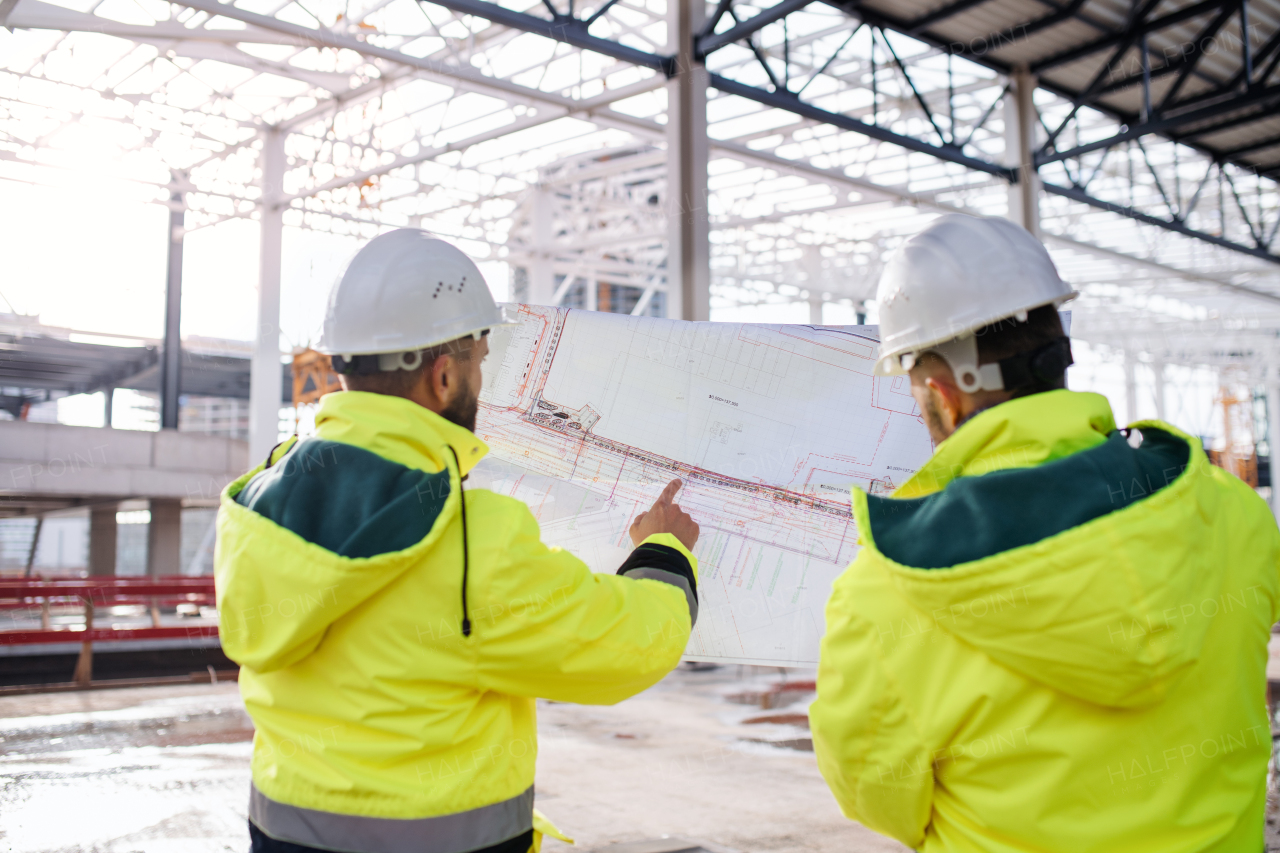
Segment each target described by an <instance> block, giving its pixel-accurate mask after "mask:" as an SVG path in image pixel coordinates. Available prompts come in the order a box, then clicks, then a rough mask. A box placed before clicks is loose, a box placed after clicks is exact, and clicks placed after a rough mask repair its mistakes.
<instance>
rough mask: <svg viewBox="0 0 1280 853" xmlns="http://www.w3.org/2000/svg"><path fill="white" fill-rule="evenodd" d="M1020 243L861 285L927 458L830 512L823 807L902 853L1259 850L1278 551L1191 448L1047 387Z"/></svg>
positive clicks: (932, 241)
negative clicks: (907, 386)
mask: <svg viewBox="0 0 1280 853" xmlns="http://www.w3.org/2000/svg"><path fill="white" fill-rule="evenodd" d="M1072 295H1074V294H1072V293H1071V292H1070V289H1069V288H1068V287H1067V286H1066V285H1065V284H1063V283H1062V282H1061V280H1060V279H1059V278H1058V275H1057V272H1056V271H1055V270H1054V268H1053V264H1052V262H1051V261H1050V259H1049V256H1048V254H1047V253H1046V252H1045V250H1044V248H1043V246H1041V245H1040V244H1039V243H1038V242H1037V241H1036V240H1035V239H1034V238H1032V237H1031V236H1030V235H1029V234H1027V232H1025V231H1023V230H1022V229H1020V228H1018V227H1017V226H1015V225H1013V224H1011V223H1008V222H1005V221H1003V220H989V219H978V218H975V217H967V216H960V215H951V216H944V217H941V218H940V219H938V220H936V221H935V222H934V223H933V224H932V225H931V226H930V227H929V228H928V229H926V230H925V231H924V232H922V233H921V234H919V235H916V236H915V237H913V238H912V239H911V240H909V241H908V242H907V243H906V244H905V245H904V246H903V248H902V249H901V250H900V251H899V253H898V254H897V255H896V256H895V257H894V259H893V260H891V261H890V263H889V264H888V266H887V267H886V270H885V274H884V277H883V279H882V280H881V283H880V290H879V293H878V297H877V298H878V301H879V305H880V312H881V313H880V318H881V335H882V338H881V340H882V348H881V361H880V363H879V364H878V372H880V373H881V375H885V374H889V375H894V374H897V375H901V374H905V373H909V374H910V378H911V385H912V390H913V393H914V395H915V398H916V400H917V402H918V403H919V405H920V409H921V412H922V413H923V416H924V418H925V421H926V423H927V424H928V426H929V429H930V431H931V433H932V434H933V437H934V440H935V442H936V443H937V452H936V453H935V455H934V456H933V458H932V459H930V460H929V461H928V463H926V464H925V465H924V467H923V468H921V469H920V470H919V471H917V472H916V473H915V475H914V476H913V477H912V478H911V479H910V480H908V481H907V482H906V483H905V484H904V485H902V486H901V487H900V488H899V489H898V490H897V491H896V492H895V493H894V494H893V496H892V497H876V496H871V495H866V494H863V493H861V492H855V493H854V514H855V518H856V520H857V524H858V528H859V533H860V536H861V542H862V550H861V551H860V553H859V554H858V557H857V559H856V560H855V561H854V563H853V565H851V566H850V567H849V568H848V570H846V571H845V573H844V574H843V575H842V576H841V577H840V578H839V579H838V580H837V581H836V583H835V586H834V590H833V594H832V597H831V599H830V603H829V605H828V608H827V633H826V637H825V639H824V641H823V645H822V652H821V664H820V667H819V673H818V699H817V701H816V703H815V704H814V705H813V707H812V709H811V712H810V713H811V718H812V725H813V731H814V748H815V750H816V752H817V757H818V764H819V767H820V768H821V770H822V773H823V774H824V776H825V777H826V779H827V782H828V783H829V784H830V786H831V789H832V791H833V792H834V793H835V795H836V799H837V800H838V802H839V804H840V806H841V808H842V809H843V810H844V813H845V814H846V815H848V816H849V817H851V818H854V819H856V820H858V821H860V822H862V823H863V824H865V825H866V826H868V827H870V828H872V829H875V830H877V831H879V832H882V833H884V834H886V835H890V836H892V837H894V838H896V839H898V840H899V841H901V842H902V843H904V844H906V845H908V846H910V847H913V848H916V849H918V850H922V851H927V853H942V851H948V853H961V851H964V852H965V853H970V851H971V853H1031V851H1037V853H1047V851H1062V853H1086V851H1097V853H1113V851H1124V853H1144V851H1145V852H1146V853H1180V851H1186V853H1191V851H1221V853H1235V851H1250V853H1252V851H1259V850H1261V849H1262V847H1263V810H1264V806H1265V801H1266V791H1265V787H1266V776H1267V761H1268V757H1269V755H1270V753H1271V727H1270V723H1269V720H1268V719H1267V709H1266V663H1267V642H1268V639H1269V637H1270V633H1271V626H1272V623H1274V622H1275V621H1276V619H1277V617H1278V616H1280V613H1278V607H1280V533H1278V532H1277V529H1276V523H1275V520H1274V519H1273V517H1272V515H1271V513H1270V511H1269V509H1268V508H1267V506H1266V505H1265V504H1264V503H1263V501H1262V500H1261V499H1260V498H1259V497H1258V496H1257V495H1256V494H1255V493H1254V492H1253V491H1252V490H1251V489H1250V488H1249V487H1248V486H1247V485H1245V484H1244V483H1242V482H1240V481H1239V480H1237V479H1236V478H1234V477H1232V476H1231V475H1229V474H1227V473H1226V472H1224V471H1222V470H1220V469H1217V468H1214V467H1211V466H1210V465H1209V464H1208V461H1207V460H1206V458H1205V454H1204V451H1203V449H1202V448H1201V446H1200V442H1199V441H1198V440H1196V439H1193V438H1191V437H1190V436H1188V435H1185V434H1183V433H1182V432H1179V431H1178V430H1177V429H1175V428H1174V427H1172V426H1169V425H1168V424H1165V423H1161V422H1158V421H1141V422H1138V423H1135V424H1133V425H1131V426H1130V427H1129V428H1128V429H1127V430H1119V431H1118V430H1117V429H1116V424H1115V421H1114V419H1113V416H1112V413H1111V409H1110V407H1109V406H1108V404H1107V401H1106V399H1105V398H1103V397H1101V396H1098V395H1096V394H1084V393H1073V392H1071V391H1068V390H1065V385H1064V371H1065V369H1066V367H1067V366H1068V365H1069V364H1070V363H1071V351H1070V344H1069V341H1068V339H1067V338H1066V337H1065V336H1064V335H1063V332H1062V326H1061V324H1060V322H1059V315H1058V313H1057V310H1056V306H1057V305H1059V304H1060V303H1061V302H1063V301H1065V300H1066V299H1068V298H1070V297H1071V296H1072Z"/></svg>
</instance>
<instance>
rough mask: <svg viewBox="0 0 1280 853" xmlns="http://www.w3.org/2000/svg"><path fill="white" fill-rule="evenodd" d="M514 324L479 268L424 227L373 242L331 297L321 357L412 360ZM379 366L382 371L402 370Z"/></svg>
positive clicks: (352, 262) (390, 362)
mask: <svg viewBox="0 0 1280 853" xmlns="http://www.w3.org/2000/svg"><path fill="white" fill-rule="evenodd" d="M503 325H508V323H507V321H506V318H505V316H504V315H503V312H502V311H501V310H500V309H499V308H498V306H497V304H496V303H495V302H494V301H493V295H492V294H490V293H489V286H488V285H487V284H485V280H484V276H483V275H481V274H480V270H479V268H477V267H476V265H475V263H474V262H473V261H472V260H471V259H470V258H468V257H467V256H466V255H465V254H463V252H462V251H461V250H460V249H458V248H457V247H456V246H452V245H450V244H449V243H446V242H445V241H443V240H439V239H436V238H435V237H433V236H431V235H430V234H429V233H427V232H426V231H422V230H420V229H417V228H400V229H397V230H395V231H390V232H388V233H386V234H381V235H379V236H377V237H374V238H373V239H372V240H370V241H369V242H368V243H366V244H365V245H364V247H363V248H361V249H360V251H358V252H356V254H355V256H354V257H352V259H351V260H350V261H349V262H348V263H347V267H346V269H345V270H344V271H343V272H342V275H341V276H339V277H338V280H337V282H336V283H335V284H334V286H333V289H332V290H331V291H330V292H329V304H328V307H327V308H326V309H325V316H324V330H323V332H322V335H321V339H320V344H319V346H317V347H316V349H318V350H319V351H320V352H323V353H327V354H329V355H339V356H344V357H347V358H348V359H349V358H350V357H352V356H356V355H375V354H384V353H394V354H401V353H411V352H416V351H418V350H423V349H427V348H429V347H433V346H436V345H438V344H442V343H445V342H446V341H452V340H456V339H458V338H461V337H465V336H466V335H474V336H475V337H479V336H480V334H481V333H482V332H484V331H486V330H488V329H492V328H493V327H495V326H503ZM380 361H382V362H385V363H384V364H383V365H382V369H383V370H389V369H395V368H396V367H398V366H406V367H412V366H414V364H416V362H411V363H409V364H404V365H402V364H401V363H400V362H399V360H398V359H397V358H394V357H392V358H384V359H381V360H380Z"/></svg>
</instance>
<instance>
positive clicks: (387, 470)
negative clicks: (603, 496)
mask: <svg viewBox="0 0 1280 853" xmlns="http://www.w3.org/2000/svg"><path fill="white" fill-rule="evenodd" d="M501 324H502V317H501V314H500V312H499V310H498V308H497V306H496V305H495V304H494V302H493V298H492V297H491V296H490V295H489V291H488V289H487V287H486V286H485V283H484V279H483V278H482V277H481V275H480V272H479V270H478V269H477V268H476V266H475V264H473V263H472V262H471V261H470V260H469V259H468V258H467V257H466V256H465V255H463V254H462V253H461V252H460V251H458V250H457V249H456V248H454V247H453V246H450V245H448V244H447V243H444V242H441V241H439V240H435V239H432V238H431V237H430V236H429V235H428V234H426V233H425V232H422V231H417V230H413V229H402V230H399V231H394V232H391V233H388V234H384V235H382V236H380V237H377V238H376V239H374V240H373V241H371V242H370V243H369V244H367V245H366V246H365V247H364V248H363V249H362V250H361V251H360V252H359V253H358V254H357V255H356V256H355V257H354V258H353V260H352V261H351V263H350V264H349V265H348V267H347V269H346V271H345V273H344V274H343V276H342V278H341V279H340V280H339V282H338V283H337V284H336V285H335V288H334V290H333V292H332V294H331V296H330V300H329V306H328V313H327V317H326V321H325V329H324V348H325V350H326V351H328V352H330V353H331V354H332V355H333V359H334V364H335V367H336V369H338V371H339V372H340V373H341V374H342V382H343V387H344V389H347V390H344V391H342V392H340V393H336V394H330V395H328V396H326V397H325V398H324V399H323V401H322V402H321V405H320V409H319V411H318V413H317V415H316V435H315V437H313V438H306V439H302V440H297V439H296V438H295V439H293V440H290V441H289V442H286V443H285V444H283V445H281V446H280V447H278V448H276V449H275V450H274V451H273V452H272V453H271V455H270V458H269V459H268V460H266V462H265V463H264V465H262V466H259V467H258V468H257V469H255V470H254V471H252V472H250V473H249V474H246V475H245V476H244V477H241V478H240V479H239V480H237V481H235V482H234V483H232V484H231V485H230V486H229V487H228V488H227V490H226V491H225V492H224V493H223V495H222V506H221V510H220V512H219V517H218V547H217V557H216V561H215V564H216V578H217V588H218V600H219V607H220V613H221V634H222V644H223V648H224V649H225V651H226V653H227V654H228V656H229V657H231V658H232V659H233V660H235V661H236V662H237V663H239V664H240V665H241V671H240V673H241V674H240V689H241V693H242V695H243V697H244V701H245V706H246V708H247V709H248V711H249V714H250V716H251V717H252V718H253V723H254V727H255V730H256V733H255V736H254V749H253V763H252V769H253V786H252V789H251V792H250V804H249V819H250V825H249V829H250V836H251V843H252V850H253V851H254V853H302V851H312V850H329V851H350V853H471V851H484V853H526V851H528V850H529V849H530V847H531V846H534V843H535V842H534V839H535V833H534V829H535V818H534V811H533V796H534V789H533V777H534V760H535V757H536V755H537V732H536V724H535V710H534V700H535V698H537V697H543V698H547V699H555V700H557V701H562V702H582V703H589V704H609V703H613V702H618V701H620V700H622V699H625V698H627V697H628V696H632V695H634V694H636V693H638V692H640V691H642V690H644V689H645V688H647V687H649V686H651V685H652V684H654V683H655V682H657V681H658V680H659V679H661V678H662V677H663V676H664V675H665V674H666V673H667V672H668V671H670V670H671V669H672V667H674V666H675V665H676V663H677V662H678V661H679V659H680V655H681V653H682V652H683V650H684V647H685V644H686V642H687V640H688V637H689V631H690V629H691V627H692V625H693V622H694V620H695V619H696V618H697V560H696V559H695V558H694V557H693V554H692V553H691V550H692V548H693V547H694V544H695V542H696V540H697V537H698V526H697V525H696V524H695V523H694V522H693V520H692V519H691V518H690V517H689V516H688V515H687V514H685V513H684V512H683V511H682V510H681V509H680V508H679V506H678V505H677V504H675V503H674V501H673V498H674V495H675V492H676V491H677V489H678V488H679V486H680V483H679V481H673V482H672V483H670V484H669V485H668V486H667V488H666V490H665V491H664V492H663V493H662V495H661V497H660V498H659V499H658V501H657V503H655V504H654V506H653V508H652V509H651V510H650V511H649V512H647V513H642V514H640V516H639V517H638V518H637V519H636V520H635V523H634V525H633V526H632V528H631V538H632V540H633V542H634V543H635V545H636V549H635V550H634V551H633V552H632V553H631V556H630V557H629V558H628V559H627V560H626V562H625V563H624V564H623V566H622V567H621V568H620V569H619V570H618V573H617V575H599V574H593V573H592V572H591V571H590V570H589V569H588V568H587V566H586V565H585V564H583V563H582V562H581V561H580V560H578V559H576V558H575V557H574V556H573V555H572V554H569V553H567V552H565V551H562V550H560V549H558V548H549V547H547V546H546V545H544V544H543V543H542V542H541V540H540V538H539V531H538V525H537V522H536V521H535V520H534V518H533V515H532V514H531V513H530V511H529V509H528V507H526V506H525V505H524V504H522V503H520V502H519V501H516V500H513V499H511V498H508V497H504V496H500V495H497V494H495V493H493V492H489V491H486V490H483V489H478V488H472V489H464V485H463V481H464V480H465V479H466V477H467V472H468V471H470V470H471V469H472V468H473V467H474V466H475V464H476V463H477V462H479V461H480V459H481V457H483V456H484V454H485V451H486V448H485V446H484V444H483V443H482V442H481V441H480V440H479V439H478V438H477V437H476V436H475V434H474V432H473V429H474V427H475V418H476V413H477V406H478V403H477V398H478V394H479V391H480V384H481V370H480V364H481V361H482V360H483V358H484V355H485V353H486V352H487V349H488V342H487V340H486V339H485V334H486V333H487V332H488V330H489V329H491V328H493V327H495V326H498V325H501Z"/></svg>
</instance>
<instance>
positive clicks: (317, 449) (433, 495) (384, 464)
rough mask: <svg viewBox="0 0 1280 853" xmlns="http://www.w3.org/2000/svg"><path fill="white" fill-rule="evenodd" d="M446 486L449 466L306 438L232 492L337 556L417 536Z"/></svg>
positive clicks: (362, 553)
mask: <svg viewBox="0 0 1280 853" xmlns="http://www.w3.org/2000/svg"><path fill="white" fill-rule="evenodd" d="M450 490H451V484H450V481H449V472H448V471H440V472H430V471H423V470H420V469H414V468H409V467H407V466H405V465H401V464H400V463H398V462H394V461H392V460H389V459H385V458H383V457H382V456H379V455H378V454H376V453H374V452H372V451H370V450H366V449H364V448H361V447H357V446H355V445H351V444H345V443H343V442H337V441H330V440H327V439H323V438H307V439H303V440H301V441H299V442H297V444H296V445H295V446H294V447H292V448H291V449H290V450H289V452H288V453H287V454H286V455H285V456H283V457H281V458H280V459H279V460H277V461H276V462H275V463H274V464H273V465H272V466H271V467H270V468H267V469H264V470H263V471H261V472H259V473H258V474H257V475H255V476H254V477H253V478H252V479H251V480H250V481H249V482H248V483H247V484H246V485H245V487H244V488H243V489H242V490H241V491H240V492H239V493H238V494H237V495H236V497H235V500H236V502H237V503H239V504H240V505H241V506H244V507H245V508H247V509H250V510H252V511H254V512H256V513H258V514H259V515H261V516H263V517H265V518H267V519H269V520H270V521H272V522H274V523H275V524H277V525H279V526H281V527H284V528H286V529H288V530H291V531H293V532H294V533H296V534H298V535H299V536H301V537H302V538H304V539H306V540H307V541H309V542H312V543H314V544H317V545H319V546H321V547H322V548H325V549H327V550H329V551H332V552H334V553H336V554H338V555H340V556H344V557H372V556H377V555H379V554H384V553H389V552H391V551H398V550H403V549H405V548H408V547H410V546H412V545H414V544H416V543H417V542H419V541H421V540H422V538H423V537H425V536H426V535H427V534H428V533H429V532H430V530H431V528H432V526H433V525H434V524H435V522H436V520H437V519H438V518H439V516H440V514H441V512H442V511H443V508H444V505H445V502H446V500H447V499H448V497H449V492H450Z"/></svg>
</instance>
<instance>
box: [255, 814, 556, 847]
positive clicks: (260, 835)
mask: <svg viewBox="0 0 1280 853" xmlns="http://www.w3.org/2000/svg"><path fill="white" fill-rule="evenodd" d="M531 844H533V830H532V829H531V830H529V831H528V832H525V833H521V834H520V835H517V836H516V837H515V838H508V839H507V840H506V841H501V842H499V843H497V844H495V845H493V846H492V847H486V848H484V849H483V850H477V851H475V853H528V850H529V846H530V845H531ZM249 853H329V851H327V850H321V849H320V848H319V847H306V846H304V845H302V844H294V843H293V842H292V841H276V840H275V839H274V838H272V837H271V836H269V835H267V834H266V833H265V832H263V831H262V830H261V829H258V827H257V826H256V825H255V824H254V822H253V821H249Z"/></svg>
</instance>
